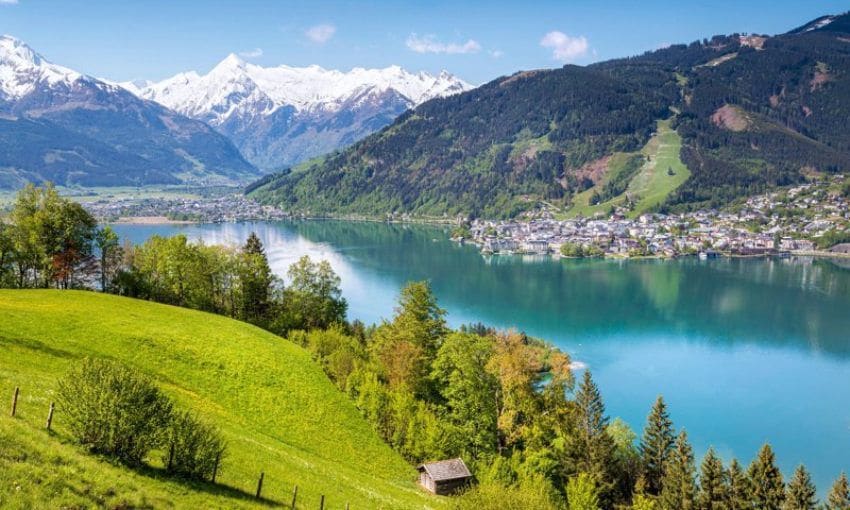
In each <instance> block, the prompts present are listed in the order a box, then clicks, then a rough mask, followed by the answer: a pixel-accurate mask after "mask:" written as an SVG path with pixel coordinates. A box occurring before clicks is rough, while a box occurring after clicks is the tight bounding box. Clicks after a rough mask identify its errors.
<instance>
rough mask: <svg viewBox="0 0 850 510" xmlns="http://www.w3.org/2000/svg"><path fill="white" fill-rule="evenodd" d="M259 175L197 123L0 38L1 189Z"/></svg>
mask: <svg viewBox="0 0 850 510" xmlns="http://www.w3.org/2000/svg"><path fill="white" fill-rule="evenodd" d="M258 173H259V172H258V171H257V169H256V168H254V167H253V166H252V165H251V164H250V163H248V162H247V161H246V160H245V159H244V158H243V157H242V155H241V154H240V153H239V150H238V149H237V148H236V147H235V146H234V145H233V143H232V142H230V140H228V139H227V138H226V137H224V136H223V135H221V134H219V133H217V132H216V131H214V130H213V129H212V128H210V127H209V126H207V125H206V124H204V123H203V122H200V121H197V120H193V119H190V118H188V117H184V116H182V115H180V114H177V113H175V112H173V111H171V110H168V109H167V108H164V107H162V106H160V105H158V104H156V103H154V102H152V101H144V100H141V99H139V98H137V97H135V96H134V95H132V94H131V93H129V92H127V91H126V90H124V89H122V88H120V87H118V86H115V85H111V84H108V83H105V82H103V81H101V80H97V79H95V78H92V77H90V76H86V75H84V74H81V73H79V72H77V71H74V70H72V69H68V68H65V67H62V66H59V65H56V64H53V63H51V62H49V61H47V60H46V59H45V58H44V57H42V56H41V55H39V54H38V53H36V52H35V51H34V50H33V49H32V48H30V47H29V46H27V45H26V44H25V43H23V42H22V41H19V40H17V39H14V38H12V37H9V36H0V188H17V187H20V186H23V185H24V184H26V183H27V182H36V183H40V182H44V181H53V182H55V183H56V184H59V185H68V186H72V185H80V186H124V185H146V184H180V183H188V182H191V183H196V184H225V183H238V182H245V181H246V180H250V179H252V178H256V177H257V175H258Z"/></svg>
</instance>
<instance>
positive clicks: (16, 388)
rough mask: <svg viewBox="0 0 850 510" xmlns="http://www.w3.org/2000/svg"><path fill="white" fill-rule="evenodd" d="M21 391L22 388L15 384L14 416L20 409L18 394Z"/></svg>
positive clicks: (13, 398) (13, 397)
mask: <svg viewBox="0 0 850 510" xmlns="http://www.w3.org/2000/svg"><path fill="white" fill-rule="evenodd" d="M20 392H21V389H20V388H19V387H17V386H15V393H14V394H13V395H12V418H14V417H15V411H16V410H17V409H18V394H19V393H20Z"/></svg>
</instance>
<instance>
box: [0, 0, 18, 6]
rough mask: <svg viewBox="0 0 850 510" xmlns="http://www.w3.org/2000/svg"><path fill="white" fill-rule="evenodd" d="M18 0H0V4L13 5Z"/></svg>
mask: <svg viewBox="0 0 850 510" xmlns="http://www.w3.org/2000/svg"><path fill="white" fill-rule="evenodd" d="M17 3H18V0H0V5H15V4H17Z"/></svg>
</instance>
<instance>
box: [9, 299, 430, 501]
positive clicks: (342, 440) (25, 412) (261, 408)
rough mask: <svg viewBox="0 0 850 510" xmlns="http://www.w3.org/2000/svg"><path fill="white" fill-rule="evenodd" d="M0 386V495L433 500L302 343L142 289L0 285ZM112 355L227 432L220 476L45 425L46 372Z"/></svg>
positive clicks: (50, 388) (49, 393)
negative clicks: (95, 444) (139, 458)
mask: <svg viewBox="0 0 850 510" xmlns="http://www.w3.org/2000/svg"><path fill="white" fill-rule="evenodd" d="M0 317H2V320H0V395H2V396H3V397H2V400H3V401H4V402H7V403H8V401H9V399H8V397H11V395H12V392H13V388H14V387H15V386H20V387H21V398H20V401H19V405H18V417H17V418H15V419H12V418H10V417H9V415H8V409H7V408H5V407H4V409H3V412H2V415H0V507H2V508H60V507H61V508H85V507H93V506H98V507H101V506H102V507H108V508H136V507H143V508H147V507H154V508H199V509H200V508H248V507H254V506H258V507H259V506H263V505H258V502H257V501H256V500H254V499H253V492H254V490H255V489H256V483H257V478H258V475H259V473H260V472H261V471H264V472H265V484H264V489H263V496H264V497H265V498H267V499H268V500H270V502H271V503H270V502H266V505H269V504H272V503H287V504H288V502H289V501H290V500H291V496H292V489H293V485H296V484H297V485H298V495H299V502H300V503H301V504H299V508H318V504H319V498H320V495H321V494H324V495H325V497H326V503H325V508H330V509H337V508H344V507H345V504H346V503H347V502H350V504H351V508H352V509H357V508H370V509H371V508H393V509H399V508H417V509H421V508H439V507H442V506H443V502H442V501H441V500H440V499H438V498H436V497H431V496H428V495H426V494H425V493H423V492H421V491H420V490H419V489H418V488H417V486H416V485H415V483H414V481H415V476H416V475H415V470H414V469H413V468H412V467H411V466H410V465H409V464H407V463H406V462H405V461H404V460H403V459H402V458H401V457H400V456H399V455H398V454H396V453H394V452H393V451H392V450H391V449H390V448H389V447H388V446H386V445H385V444H384V443H383V442H382V441H381V439H380V438H379V437H378V436H377V435H376V434H375V433H374V432H373V431H372V429H371V428H370V426H369V425H368V424H367V423H366V422H365V421H364V420H362V419H361V417H360V415H359V414H358V412H357V410H356V409H355V408H354V405H353V404H352V403H351V402H350V401H349V400H348V399H347V398H346V397H345V395H343V394H341V393H340V392H339V391H338V390H337V389H336V388H335V387H334V386H333V385H332V384H331V382H330V381H329V380H328V379H327V377H326V376H325V375H324V373H323V372H322V370H321V369H320V368H319V367H318V366H317V365H316V364H315V363H314V362H313V361H312V360H311V358H310V355H309V354H308V353H307V352H306V351H304V350H303V349H301V348H300V347H297V346H295V345H294V344H292V343H290V342H288V341H285V340H282V339H281V338H279V337H276V336H274V335H272V334H270V333H267V332H265V331H263V330H261V329H259V328H256V327H253V326H250V325H248V324H245V323H242V322H238V321H234V320H231V319H227V318H224V317H220V316H216V315H210V314H206V313H201V312H196V311H191V310H186V309H182V308H175V307H171V306H165V305H160V304H155V303H150V302H146V301H137V300H133V299H128V298H121V297H115V296H109V295H104V294H96V293H93V292H78V291H50V290H17V291H14V290H13V291H10V290H0ZM84 356H94V357H105V358H110V359H115V360H119V361H121V362H123V363H126V364H128V365H131V366H133V367H135V368H137V369H139V370H140V371H142V372H144V373H145V374H147V375H148V376H150V377H152V378H153V379H154V380H155V381H156V382H157V383H158V384H159V385H160V386H161V387H162V389H163V390H164V391H165V392H166V393H167V394H169V395H170V396H171V397H173V398H174V399H175V401H176V402H177V403H178V404H179V405H180V406H181V407H183V408H187V409H191V410H193V411H195V412H197V413H198V414H199V415H200V416H201V418H203V419H204V420H206V421H208V422H210V423H214V424H215V425H217V426H218V427H219V428H220V429H221V431H222V435H223V436H224V437H225V439H226V441H227V443H228V456H227V458H226V460H225V461H224V463H223V468H222V471H221V473H220V476H219V477H218V481H219V485H216V486H212V485H209V484H198V483H188V482H182V481H179V480H176V479H172V478H168V477H166V476H165V475H164V474H163V472H162V471H161V470H159V469H158V468H157V466H159V465H160V462H159V460H158V459H159V455H156V456H152V457H154V458H153V459H151V460H150V461H149V464H151V466H153V467H152V468H145V469H142V470H130V469H127V468H124V467H122V466H118V465H114V464H111V463H110V462H109V461H107V460H104V459H101V458H98V457H94V456H91V455H89V454H87V453H86V452H84V451H83V450H82V449H80V448H78V447H76V446H75V445H74V444H73V443H72V441H71V440H70V438H69V436H68V434H67V433H66V430H65V429H64V427H63V420H62V410H61V409H57V412H56V417H55V419H54V429H55V434H48V433H47V432H46V431H45V430H44V429H43V427H44V420H45V417H46V413H47V408H48V405H49V403H50V401H52V400H53V399H54V398H55V390H56V381H57V379H58V378H59V377H60V376H61V375H63V374H64V373H65V372H66V370H67V369H68V368H69V366H70V365H71V364H72V363H73V362H74V361H75V360H78V359H79V358H81V357H84Z"/></svg>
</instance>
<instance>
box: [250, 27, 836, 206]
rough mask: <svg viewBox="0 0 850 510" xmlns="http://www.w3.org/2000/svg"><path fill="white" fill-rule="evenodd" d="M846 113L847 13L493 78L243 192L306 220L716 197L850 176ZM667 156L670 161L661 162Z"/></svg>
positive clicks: (699, 201) (700, 202)
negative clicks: (770, 31) (773, 31)
mask: <svg viewBox="0 0 850 510" xmlns="http://www.w3.org/2000/svg"><path fill="white" fill-rule="evenodd" d="M848 118H850V15H848V14H844V15H839V16H824V17H821V18H818V19H816V20H813V21H811V22H809V23H806V24H804V25H803V26H801V27H799V28H797V29H794V30H791V31H789V32H787V33H784V34H779V35H775V36H768V35H755V34H732V35H725V36H715V37H712V38H711V39H703V40H700V41H694V42H692V43H690V44H676V45H672V46H669V47H666V48H663V49H659V50H656V51H651V52H648V53H645V54H643V55H640V56H636V57H631V58H624V59H617V60H611V61H606V62H600V63H596V64H593V65H589V66H584V67H580V66H574V65H567V66H564V67H563V68H560V69H554V70H532V71H524V72H518V73H515V74H513V75H511V76H504V77H500V78H498V79H496V80H493V81H491V82H489V83H487V84H484V85H482V86H480V87H478V88H476V89H474V90H471V91H467V92H464V93H461V94H457V95H452V96H449V97H445V98H441V99H435V100H432V101H428V102H426V103H424V104H422V105H420V106H418V107H417V108H416V109H414V110H412V111H409V112H407V113H405V114H402V115H401V116H400V117H399V118H397V119H396V120H395V122H393V123H392V124H391V125H389V126H387V127H386V128H384V129H382V130H381V131H379V132H378V133H375V134H373V135H371V136H369V137H367V138H365V139H364V140H362V141H360V142H358V143H355V144H353V145H352V146H350V147H349V148H347V149H345V150H342V151H338V152H336V153H333V154H330V155H328V156H326V157H324V158H322V159H321V160H318V161H316V162H313V163H312V164H310V165H302V166H301V167H299V168H298V169H297V171H282V172H280V173H277V174H275V175H272V176H267V177H265V178H264V179H262V180H261V181H259V182H257V183H255V184H254V185H252V186H250V187H249V192H250V193H251V194H252V195H253V196H255V197H257V198H258V199H260V200H261V201H263V202H266V203H273V204H278V205H281V206H283V207H285V208H287V209H290V210H294V211H300V212H305V213H309V214H327V213H330V214H349V213H356V214H365V215H384V214H387V213H414V214H419V215H441V216H442V215H456V214H463V215H469V216H483V217H506V216H515V215H517V214H520V213H522V212H524V211H527V210H529V209H533V208H537V207H541V206H546V207H555V208H556V209H560V210H562V211H570V210H575V209H577V208H579V209H580V208H582V207H585V206H591V205H594V204H600V205H608V204H610V205H611V206H612V207H613V206H614V205H618V206H619V205H623V206H625V207H634V204H649V206H646V205H645V207H647V208H648V210H662V211H668V210H669V211H676V210H685V209H694V208H700V207H706V206H719V205H724V204H728V203H730V202H731V201H734V200H735V199H737V198H738V197H743V196H746V195H750V194H753V193H758V192H761V191H763V190H765V189H768V188H772V187H776V186H782V185H788V184H792V183H797V182H802V181H804V180H806V179H808V178H811V177H812V176H816V175H821V174H825V173H838V172H846V171H848V170H850V130H848V129H847V119H848ZM662 149H664V150H666V151H667V152H671V151H672V158H673V160H674V161H671V162H670V164H669V166H668V165H665V167H664V168H659V167H658V164H657V162H658V161H660V160H661V159H660V158H659V155H660V154H661V153H660V152H659V151H660V150H662ZM667 156H668V154H665V158H667ZM666 160H667V159H664V161H666ZM659 176H661V177H662V178H664V177H665V176H668V177H669V179H668V184H669V183H672V184H671V185H669V187H667V188H665V187H664V186H668V184H664V185H663V186H658V187H657V188H653V187H652V186H653V185H654V184H653V183H655V182H657V181H663V180H664V179H659ZM645 183H649V184H647V185H645V186H644V184H645ZM638 184H640V185H638ZM641 194H645V195H644V196H639V195H641ZM656 195H657V198H656V199H654V201H649V200H648V199H649V198H650V197H651V196H653V197H654V196H656Z"/></svg>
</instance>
